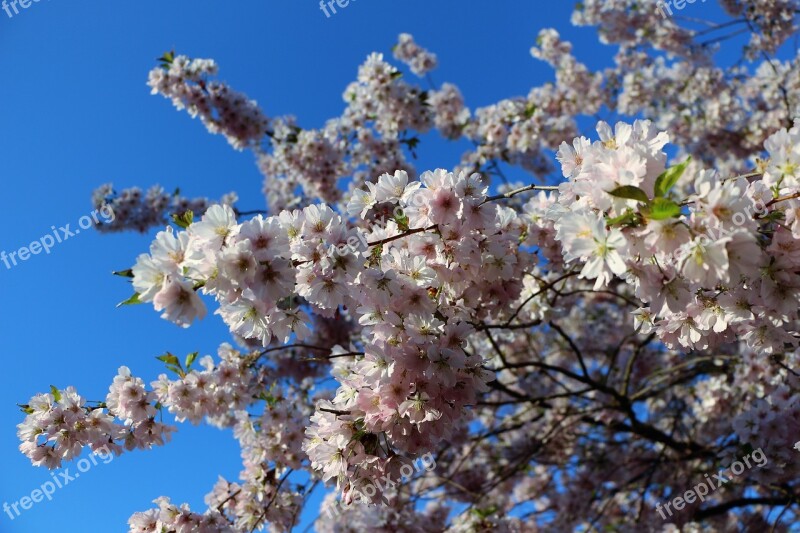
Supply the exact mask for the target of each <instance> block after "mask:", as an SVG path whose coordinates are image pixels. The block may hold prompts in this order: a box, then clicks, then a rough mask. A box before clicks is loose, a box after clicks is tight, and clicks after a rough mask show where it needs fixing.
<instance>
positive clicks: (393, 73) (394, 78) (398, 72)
mask: <svg viewBox="0 0 800 533" xmlns="http://www.w3.org/2000/svg"><path fill="white" fill-rule="evenodd" d="M391 76H392V79H393V80H396V79H397V78H402V77H403V73H402V72H400V71H399V70H395V71H394V72H392V74H391Z"/></svg>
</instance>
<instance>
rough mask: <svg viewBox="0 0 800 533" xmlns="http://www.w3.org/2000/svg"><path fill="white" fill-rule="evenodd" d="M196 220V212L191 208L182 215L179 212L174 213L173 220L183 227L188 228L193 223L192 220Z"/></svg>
mask: <svg viewBox="0 0 800 533" xmlns="http://www.w3.org/2000/svg"><path fill="white" fill-rule="evenodd" d="M193 220H194V213H193V212H192V211H191V210H190V209H189V210H187V211H186V212H185V213H183V214H182V215H179V214H177V213H173V215H172V221H173V222H175V224H176V225H177V226H180V227H181V228H183V229H186V228H188V227H189V226H191V225H192V221H193Z"/></svg>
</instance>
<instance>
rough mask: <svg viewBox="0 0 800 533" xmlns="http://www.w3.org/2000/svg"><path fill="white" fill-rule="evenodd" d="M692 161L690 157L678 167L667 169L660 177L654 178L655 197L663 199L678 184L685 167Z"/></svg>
mask: <svg viewBox="0 0 800 533" xmlns="http://www.w3.org/2000/svg"><path fill="white" fill-rule="evenodd" d="M691 161H692V156H689V158H688V159H687V160H686V161H684V162H683V163H681V164H680V165H675V166H674V167H672V168H668V169H667V170H665V171H664V172H662V173H661V175H660V176H659V177H658V178H656V186H655V194H656V196H657V197H662V198H663V197H664V196H666V195H667V193H668V192H669V191H670V190H671V189H672V188H673V187H674V186H675V184H676V183H678V180H679V179H681V176H683V172H684V171H685V170H686V167H687V166H689V163H690V162H691Z"/></svg>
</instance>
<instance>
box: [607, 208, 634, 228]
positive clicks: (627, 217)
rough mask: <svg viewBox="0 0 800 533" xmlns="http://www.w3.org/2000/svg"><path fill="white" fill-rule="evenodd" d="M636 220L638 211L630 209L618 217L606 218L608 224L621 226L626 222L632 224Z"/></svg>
mask: <svg viewBox="0 0 800 533" xmlns="http://www.w3.org/2000/svg"><path fill="white" fill-rule="evenodd" d="M635 221H636V213H635V212H633V211H631V210H630V209H628V210H627V211H625V212H624V213H623V214H621V215H620V216H618V217H614V218H609V219H608V220H606V224H608V225H609V226H621V225H625V224H632V223H633V222H635Z"/></svg>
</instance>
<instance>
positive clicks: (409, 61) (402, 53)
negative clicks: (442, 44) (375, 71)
mask: <svg viewBox="0 0 800 533" xmlns="http://www.w3.org/2000/svg"><path fill="white" fill-rule="evenodd" d="M393 50H394V57H395V59H397V60H398V61H402V62H403V63H405V64H406V65H408V66H409V68H410V69H411V72H413V73H414V74H416V75H417V76H424V75H425V74H427V73H428V72H430V71H432V70H434V69H436V66H437V65H438V62H437V60H436V54H433V53H431V52H429V51H428V50H426V49H424V48H422V47H421V46H420V45H418V44H417V43H415V42H414V36H413V35H411V34H408V33H401V34H400V37H399V39H398V42H397V44H396V45H395V46H394V49H393Z"/></svg>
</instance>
